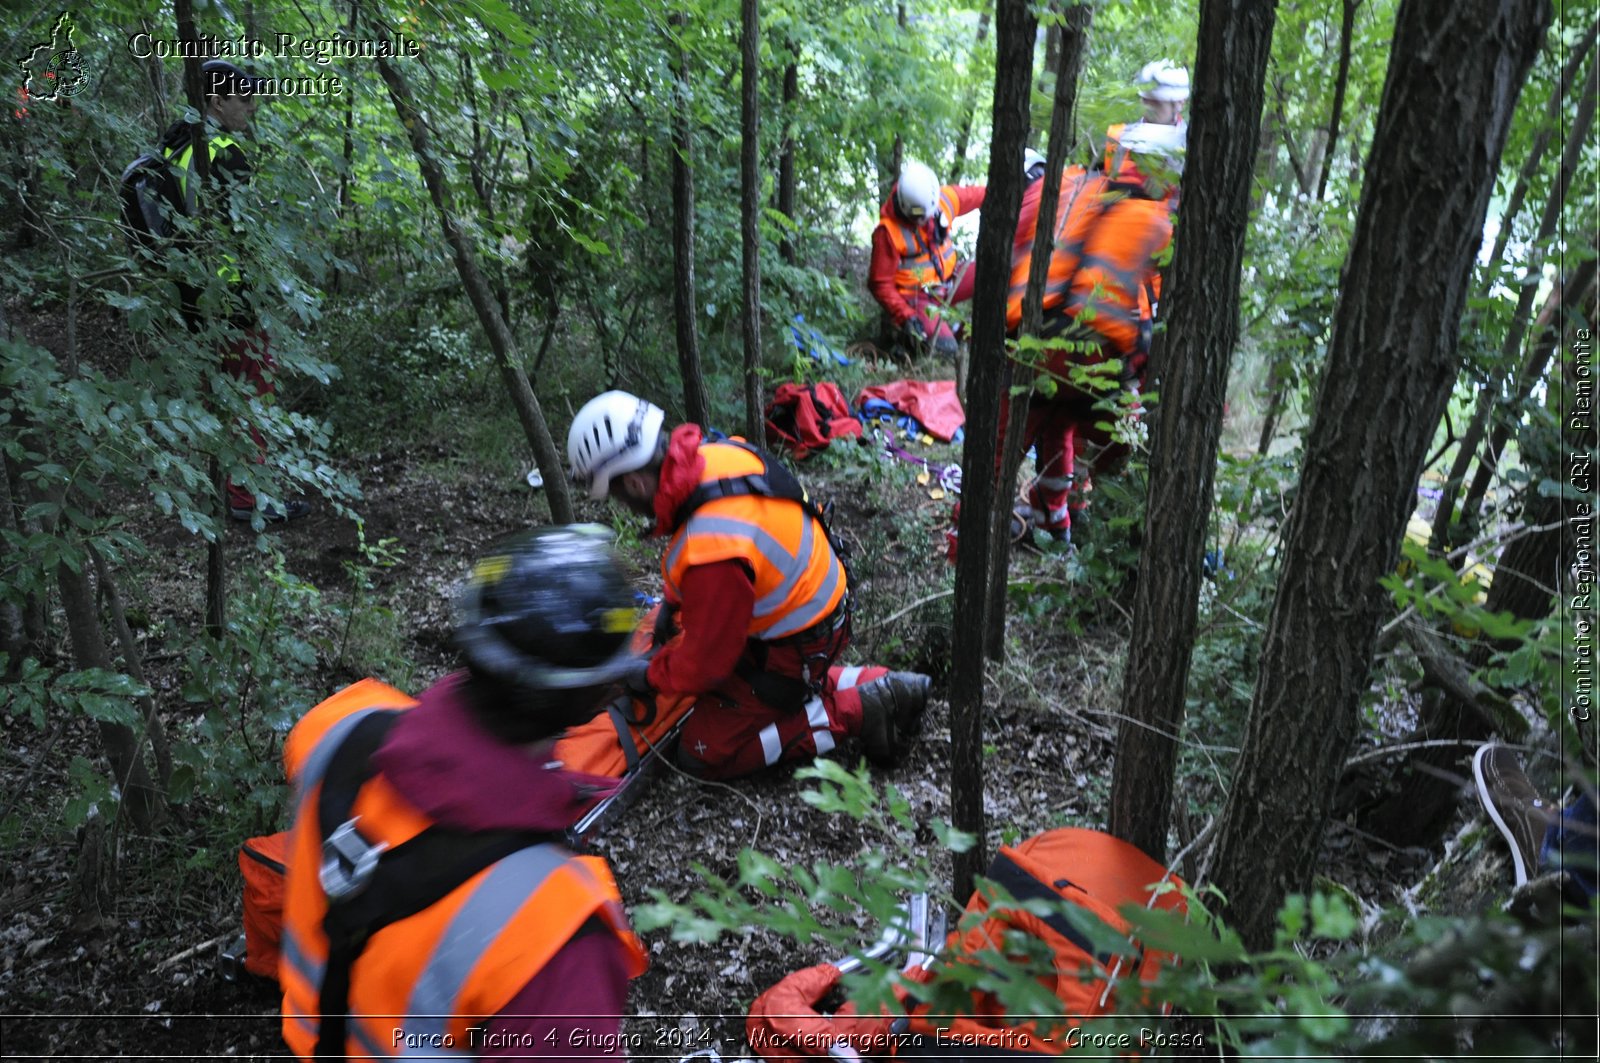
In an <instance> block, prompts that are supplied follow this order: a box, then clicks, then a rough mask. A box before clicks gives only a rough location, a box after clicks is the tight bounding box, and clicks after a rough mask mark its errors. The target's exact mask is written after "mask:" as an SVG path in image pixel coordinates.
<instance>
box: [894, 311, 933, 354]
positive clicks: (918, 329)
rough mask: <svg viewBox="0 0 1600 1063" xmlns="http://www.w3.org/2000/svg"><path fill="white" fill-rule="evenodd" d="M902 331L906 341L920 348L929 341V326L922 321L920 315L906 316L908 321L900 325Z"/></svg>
mask: <svg viewBox="0 0 1600 1063" xmlns="http://www.w3.org/2000/svg"><path fill="white" fill-rule="evenodd" d="M900 331H901V333H902V334H903V335H904V336H905V338H906V342H907V343H909V344H911V346H912V347H915V348H917V349H918V350H921V349H922V347H923V345H925V344H926V343H927V342H928V326H926V325H924V324H923V323H922V319H921V318H920V317H908V318H906V323H905V324H904V325H901V326H900Z"/></svg>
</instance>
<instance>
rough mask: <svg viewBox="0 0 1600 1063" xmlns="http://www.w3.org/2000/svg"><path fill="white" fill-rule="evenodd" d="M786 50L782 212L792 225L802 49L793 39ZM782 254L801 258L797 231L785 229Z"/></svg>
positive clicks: (780, 167) (780, 178)
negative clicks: (796, 240) (798, 253)
mask: <svg viewBox="0 0 1600 1063" xmlns="http://www.w3.org/2000/svg"><path fill="white" fill-rule="evenodd" d="M786 50H787V52H788V54H789V61H788V62H787V63H785V64H784V66H783V138H782V143H781V144H780V145H779V147H778V213H779V214H782V215H783V216H784V217H785V218H786V219H788V221H789V223H790V224H791V225H792V224H793V223H794V221H795V215H794V211H795V202H794V194H795V187H794V112H795V108H796V107H797V106H798V105H799V101H800V52H799V46H798V45H796V44H795V43H794V41H792V40H791V41H790V42H789V44H788V48H787V49H786ZM778 253H779V254H781V255H782V256H783V260H784V262H786V263H788V264H789V265H791V266H792V265H794V264H795V263H796V262H797V261H798V258H797V257H796V255H795V248H794V233H793V231H791V230H789V229H785V230H784V232H783V238H782V239H780V240H779V241H778Z"/></svg>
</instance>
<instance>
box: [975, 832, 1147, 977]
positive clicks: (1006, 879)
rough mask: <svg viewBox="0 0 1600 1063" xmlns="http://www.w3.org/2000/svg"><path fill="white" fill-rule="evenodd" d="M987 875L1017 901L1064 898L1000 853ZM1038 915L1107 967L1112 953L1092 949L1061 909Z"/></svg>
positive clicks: (1111, 959)
mask: <svg viewBox="0 0 1600 1063" xmlns="http://www.w3.org/2000/svg"><path fill="white" fill-rule="evenodd" d="M988 877H989V878H991V879H993V880H994V881H995V883H997V884H998V885H1000V886H1003V887H1005V890H1006V892H1007V893H1009V894H1011V896H1012V897H1014V898H1016V899H1017V900H1019V901H1051V902H1055V903H1060V902H1061V901H1063V900H1067V898H1064V897H1063V896H1062V895H1061V893H1060V891H1059V890H1057V889H1056V888H1054V887H1052V886H1049V885H1047V884H1046V883H1043V882H1040V881H1039V880H1038V879H1036V878H1034V877H1033V876H1032V875H1031V874H1029V873H1028V872H1027V870H1025V869H1024V868H1023V867H1022V866H1021V865H1019V864H1018V863H1017V862H1016V861H1014V860H1012V859H1011V858H1009V857H1007V856H1006V855H1005V854H1004V853H1002V854H1000V855H999V856H996V857H995V858H994V863H993V864H992V865H991V866H990V868H989V874H988ZM1059 881H1060V882H1061V883H1063V888H1073V889H1076V888H1077V887H1075V886H1073V884H1072V883H1071V882H1068V881H1067V880H1066V879H1060V880H1059ZM1081 910H1082V911H1084V912H1085V913H1086V914H1090V913H1088V909H1081ZM1092 917H1093V916H1092V914H1091V918H1092ZM1040 918H1042V919H1043V921H1044V923H1045V925H1046V926H1048V927H1049V928H1050V929H1051V930H1054V931H1055V932H1056V933H1058V934H1060V935H1061V936H1062V937H1064V938H1066V939H1067V940H1068V941H1070V942H1072V943H1073V944H1074V945H1076V946H1077V947H1078V948H1080V949H1082V950H1083V951H1084V952H1085V953H1086V954H1088V955H1090V956H1093V957H1094V958H1095V959H1096V960H1097V961H1099V962H1100V964H1101V965H1102V966H1106V967H1109V966H1110V965H1111V963H1112V961H1114V960H1115V959H1116V956H1115V955H1113V954H1112V953H1109V952H1096V951H1095V948H1094V944H1093V942H1091V941H1090V940H1089V938H1088V937H1087V936H1086V935H1085V934H1084V933H1083V932H1082V931H1081V930H1079V929H1078V928H1077V927H1076V926H1074V925H1072V923H1070V922H1068V921H1067V919H1066V917H1065V916H1063V915H1062V914H1061V913H1059V912H1051V913H1050V914H1049V915H1047V916H1041V917H1040Z"/></svg>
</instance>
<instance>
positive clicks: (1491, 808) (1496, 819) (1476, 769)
mask: <svg viewBox="0 0 1600 1063" xmlns="http://www.w3.org/2000/svg"><path fill="white" fill-rule="evenodd" d="M1492 748H1494V747H1493V746H1479V747H1478V751H1477V752H1476V753H1474V754H1473V755H1472V778H1473V781H1474V782H1476V783H1477V785H1478V800H1479V801H1480V802H1481V803H1482V804H1483V810H1484V811H1485V812H1487V813H1489V822H1491V823H1493V824H1494V825H1495V826H1496V827H1498V828H1499V829H1500V833H1501V834H1502V835H1504V836H1505V839H1506V847H1507V848H1509V849H1510V850H1511V867H1512V870H1513V871H1514V872H1515V874H1516V879H1517V885H1518V886H1522V885H1525V884H1526V883H1527V881H1528V868H1527V865H1526V864H1524V863H1523V862H1522V846H1520V845H1518V844H1517V836H1516V835H1515V834H1512V833H1511V828H1510V827H1508V826H1507V825H1506V821H1505V820H1504V819H1502V818H1500V811H1499V810H1498V809H1497V808H1495V804H1494V800H1493V799H1492V798H1491V797H1490V794H1489V782H1488V780H1487V779H1485V778H1484V777H1483V758H1484V755H1485V754H1486V753H1488V752H1489V750H1490V749H1492Z"/></svg>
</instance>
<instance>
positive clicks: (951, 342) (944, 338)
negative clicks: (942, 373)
mask: <svg viewBox="0 0 1600 1063" xmlns="http://www.w3.org/2000/svg"><path fill="white" fill-rule="evenodd" d="M957 350H958V348H957V346H956V338H955V337H954V336H952V335H950V333H948V332H941V333H939V338H938V339H936V340H934V341H933V353H934V354H937V355H939V356H940V357H942V358H954V357H955V356H956V352H957Z"/></svg>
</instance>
